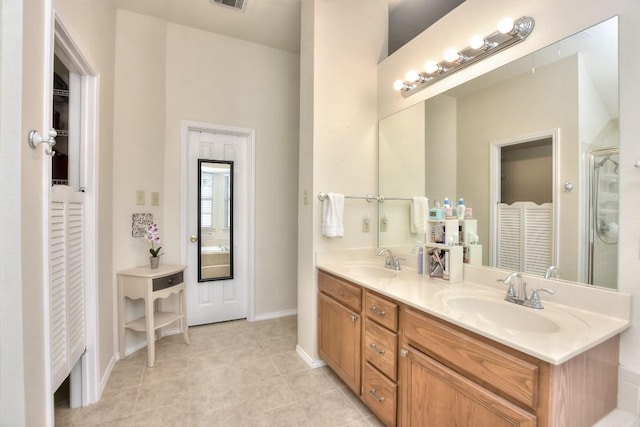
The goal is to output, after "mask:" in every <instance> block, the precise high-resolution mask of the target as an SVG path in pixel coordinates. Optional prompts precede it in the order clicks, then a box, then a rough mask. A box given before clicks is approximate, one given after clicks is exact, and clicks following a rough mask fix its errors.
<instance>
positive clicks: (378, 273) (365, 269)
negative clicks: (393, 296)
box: [345, 264, 398, 279]
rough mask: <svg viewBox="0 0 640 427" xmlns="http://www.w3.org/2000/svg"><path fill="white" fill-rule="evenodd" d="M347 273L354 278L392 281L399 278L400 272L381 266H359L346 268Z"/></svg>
mask: <svg viewBox="0 0 640 427" xmlns="http://www.w3.org/2000/svg"><path fill="white" fill-rule="evenodd" d="M345 271H346V272H347V273H349V274H353V275H354V276H360V277H371V278H376V279H390V278H393V277H397V276H398V272H397V271H394V270H391V269H389V268H385V267H383V266H379V265H372V264H357V265H349V266H347V267H345Z"/></svg>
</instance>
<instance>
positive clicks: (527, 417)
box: [400, 308, 539, 427]
mask: <svg viewBox="0 0 640 427" xmlns="http://www.w3.org/2000/svg"><path fill="white" fill-rule="evenodd" d="M403 327H404V334H403V345H402V349H401V354H402V357H401V358H400V369H401V373H400V376H401V378H402V391H401V393H402V402H403V408H402V414H401V418H402V425H406V426H422V425H424V426H428V425H439V424H441V423H442V422H443V420H448V421H447V424H448V425H458V426H486V427H494V426H495V427H499V426H537V417H536V415H535V409H536V408H537V403H538V374H539V369H538V363H537V360H536V359H535V358H532V357H530V356H526V355H523V356H524V357H523V358H519V357H517V356H515V355H513V354H511V352H508V351H504V350H503V349H501V348H497V347H495V346H493V345H490V344H488V343H486V342H484V341H482V340H479V339H476V338H475V337H472V336H469V335H467V334H465V333H463V332H462V331H459V330H457V329H455V328H452V327H451V326H449V325H448V324H446V323H444V322H441V321H438V320H436V319H434V318H432V317H430V316H427V315H425V314H423V313H419V312H417V311H415V310H413V309H411V308H405V309H404V311H403Z"/></svg>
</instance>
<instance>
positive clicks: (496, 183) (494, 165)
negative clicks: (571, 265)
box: [489, 128, 560, 267]
mask: <svg viewBox="0 0 640 427" xmlns="http://www.w3.org/2000/svg"><path fill="white" fill-rule="evenodd" d="M546 138H551V147H552V148H551V152H552V168H553V178H552V183H551V185H552V190H551V191H552V197H553V225H552V227H553V229H552V230H551V232H552V236H553V239H552V243H551V261H552V263H553V265H558V248H559V242H558V240H559V239H558V236H559V228H558V227H559V221H558V220H559V218H560V217H559V213H560V199H559V197H558V196H559V193H558V179H559V174H558V167H559V165H560V157H559V156H560V150H559V146H560V129H559V128H555V129H548V130H543V131H539V132H534V133H530V134H526V135H520V136H516V137H512V138H505V139H501V140H499V141H492V142H491V144H489V163H490V165H489V244H490V251H489V265H490V266H492V267H495V265H496V261H497V259H498V251H497V249H498V248H497V236H498V209H497V206H498V204H499V203H500V191H501V168H500V162H501V159H502V156H501V149H502V147H507V146H510V145H516V144H523V143H526V142H531V141H537V140H539V139H546Z"/></svg>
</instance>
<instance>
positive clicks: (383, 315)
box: [364, 291, 398, 332]
mask: <svg viewBox="0 0 640 427" xmlns="http://www.w3.org/2000/svg"><path fill="white" fill-rule="evenodd" d="M364 307H365V311H366V313H367V317H368V318H369V319H372V320H374V321H376V322H377V323H379V324H381V325H382V326H384V327H385V328H387V329H389V330H391V331H393V332H398V304H396V303H394V302H391V301H389V300H388V299H386V298H383V297H381V296H379V295H376V294H374V293H371V292H369V291H366V292H365V296H364Z"/></svg>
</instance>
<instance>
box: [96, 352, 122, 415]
mask: <svg viewBox="0 0 640 427" xmlns="http://www.w3.org/2000/svg"><path fill="white" fill-rule="evenodd" d="M119 359H120V354H119V353H116V354H114V355H113V356H112V357H111V360H109V364H108V365H107V369H105V371H104V375H103V376H102V378H100V387H99V388H98V396H97V398H96V402H98V401H99V400H100V399H101V398H102V393H103V392H104V389H105V387H107V383H108V382H109V378H110V377H111V372H112V371H113V368H114V367H115V366H116V362H118V360H119ZM92 403H93V402H92Z"/></svg>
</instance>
